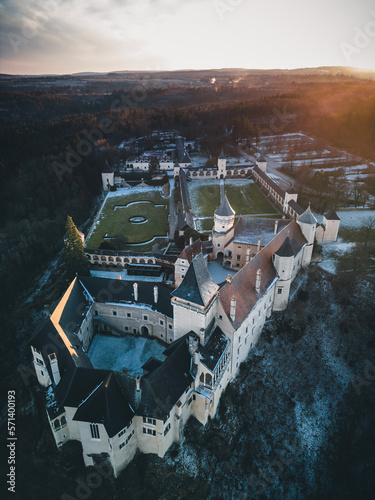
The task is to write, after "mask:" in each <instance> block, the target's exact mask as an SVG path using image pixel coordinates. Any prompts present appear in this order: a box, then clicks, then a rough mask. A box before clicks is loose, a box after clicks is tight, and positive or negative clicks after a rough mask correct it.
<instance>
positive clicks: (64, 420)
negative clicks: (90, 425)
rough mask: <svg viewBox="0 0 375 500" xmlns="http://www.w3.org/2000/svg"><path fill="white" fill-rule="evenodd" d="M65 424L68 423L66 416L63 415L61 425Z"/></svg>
mask: <svg viewBox="0 0 375 500" xmlns="http://www.w3.org/2000/svg"><path fill="white" fill-rule="evenodd" d="M64 425H66V418H65V417H64V416H63V417H61V427H63V426H64Z"/></svg>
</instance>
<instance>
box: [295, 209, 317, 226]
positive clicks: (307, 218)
mask: <svg viewBox="0 0 375 500" xmlns="http://www.w3.org/2000/svg"><path fill="white" fill-rule="evenodd" d="M297 221H298V222H302V224H316V223H317V222H318V221H317V220H316V218H315V215H314V214H313V213H312V211H311V208H310V205H309V206H308V208H307V210H305V211H304V212H303V213H302V214H301V215H299V216H298V217H297Z"/></svg>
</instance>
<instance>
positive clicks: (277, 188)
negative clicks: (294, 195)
mask: <svg viewBox="0 0 375 500" xmlns="http://www.w3.org/2000/svg"><path fill="white" fill-rule="evenodd" d="M254 172H256V173H257V174H258V175H259V177H260V178H261V179H263V180H264V181H266V183H267V184H268V185H269V186H270V187H271V188H272V189H273V190H274V191H276V193H277V194H279V195H280V196H281V197H282V198H285V191H284V189H282V188H281V187H280V186H279V185H278V184H276V182H275V181H274V180H273V179H271V177H269V176H268V175H267V174H266V173H265V172H263V170H261V169H260V168H259V167H258V166H257V165H256V166H255V167H254Z"/></svg>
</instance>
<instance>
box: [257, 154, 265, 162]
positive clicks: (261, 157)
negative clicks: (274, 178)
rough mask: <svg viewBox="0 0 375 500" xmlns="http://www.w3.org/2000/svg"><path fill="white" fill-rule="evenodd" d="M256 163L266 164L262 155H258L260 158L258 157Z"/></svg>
mask: <svg viewBox="0 0 375 500" xmlns="http://www.w3.org/2000/svg"><path fill="white" fill-rule="evenodd" d="M257 161H259V162H260V163H266V162H267V160H266V159H265V157H264V154H263V153H260V156H259V158H258V160H257Z"/></svg>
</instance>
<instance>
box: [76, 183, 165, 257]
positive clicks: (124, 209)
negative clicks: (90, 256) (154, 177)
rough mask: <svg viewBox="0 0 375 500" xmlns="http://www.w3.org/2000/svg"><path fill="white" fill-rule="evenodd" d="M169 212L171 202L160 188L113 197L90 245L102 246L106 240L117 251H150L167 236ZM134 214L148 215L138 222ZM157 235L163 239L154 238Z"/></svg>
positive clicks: (93, 234) (105, 206)
mask: <svg viewBox="0 0 375 500" xmlns="http://www.w3.org/2000/svg"><path fill="white" fill-rule="evenodd" d="M129 204H130V205H129ZM168 213H169V202H168V200H166V199H164V198H162V196H161V195H160V192H159V191H157V190H152V191H145V192H141V193H140V192H137V193H133V194H132V193H131V191H130V190H129V195H125V196H113V197H109V198H108V199H107V201H106V204H105V205H104V207H103V210H102V212H101V214H100V217H99V223H98V224H97V225H96V227H95V229H94V231H93V233H92V235H91V236H90V238H89V239H88V241H87V242H86V246H87V247H88V248H99V246H100V244H101V243H102V241H104V240H105V241H107V242H108V243H110V244H111V245H113V246H114V247H115V248H116V249H117V250H134V251H149V250H151V249H152V246H153V245H154V244H155V243H157V242H161V241H162V240H163V239H164V238H165V236H166V235H167V232H168V230H169V225H168ZM131 217H144V218H145V219H146V222H144V223H141V224H134V223H131V222H130V221H129V219H130V218H131ZM154 237H160V239H158V240H154V241H150V240H151V239H152V238H154ZM135 243H145V244H144V245H140V246H138V245H137V246H135V245H134V244H135Z"/></svg>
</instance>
